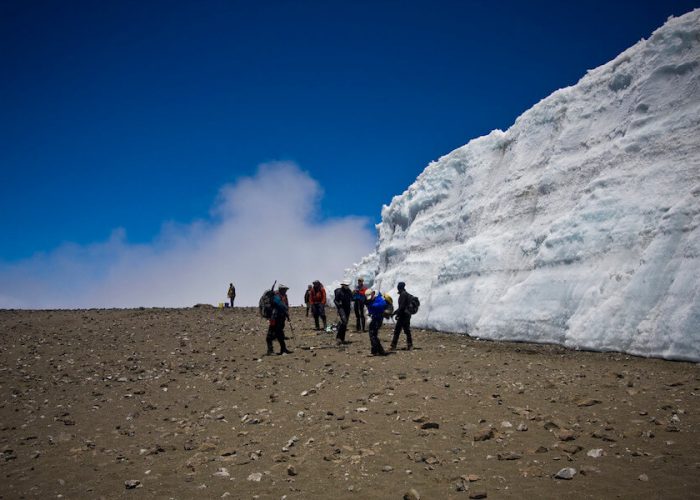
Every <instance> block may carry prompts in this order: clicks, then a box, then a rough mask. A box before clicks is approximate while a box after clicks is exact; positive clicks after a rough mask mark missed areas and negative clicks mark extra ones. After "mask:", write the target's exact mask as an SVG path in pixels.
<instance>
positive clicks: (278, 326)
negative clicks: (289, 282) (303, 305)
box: [265, 285, 292, 356]
mask: <svg viewBox="0 0 700 500" xmlns="http://www.w3.org/2000/svg"><path fill="white" fill-rule="evenodd" d="M287 290H289V287H287V286H285V285H280V286H279V287H278V288H277V291H276V292H275V298H274V299H273V300H272V317H271V318H270V326H269V327H268V329H267V338H266V339H265V340H266V341H267V355H268V356H269V355H271V354H273V353H274V351H273V349H272V341H273V340H275V339H276V340H277V341H278V342H279V343H280V352H279V354H291V353H292V351H290V350H289V349H287V345H286V344H285V342H284V324H285V321H286V320H287V318H289V299H287Z"/></svg>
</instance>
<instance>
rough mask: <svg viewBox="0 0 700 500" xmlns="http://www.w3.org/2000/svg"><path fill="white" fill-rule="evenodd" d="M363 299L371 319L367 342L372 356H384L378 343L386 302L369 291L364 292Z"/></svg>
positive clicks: (378, 294)
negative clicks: (370, 347)
mask: <svg viewBox="0 0 700 500" xmlns="http://www.w3.org/2000/svg"><path fill="white" fill-rule="evenodd" d="M365 299H366V303H367V311H368V312H369V317H370V318H371V320H370V322H369V342H370V344H371V346H372V356H386V355H387V353H386V352H385V351H384V348H383V347H382V344H381V342H379V328H381V326H382V322H383V321H384V308H385V307H386V301H385V300H384V297H382V294H381V293H377V294H375V292H374V291H373V290H370V289H368V290H367V291H366V292H365Z"/></svg>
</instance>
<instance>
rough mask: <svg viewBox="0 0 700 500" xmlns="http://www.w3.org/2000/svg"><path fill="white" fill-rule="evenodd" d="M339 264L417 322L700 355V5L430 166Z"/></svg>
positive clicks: (489, 335) (577, 344)
mask: <svg viewBox="0 0 700 500" xmlns="http://www.w3.org/2000/svg"><path fill="white" fill-rule="evenodd" d="M381 216H382V218H381V222H380V223H379V224H378V225H377V232H378V241H377V245H376V250H375V251H374V252H373V253H372V254H371V255H368V256H367V257H365V258H364V259H363V260H362V261H361V262H359V263H357V264H355V265H354V266H353V267H352V268H350V269H348V270H347V272H346V275H345V279H350V280H354V279H356V278H358V277H360V276H362V277H364V278H365V280H366V283H368V284H370V285H371V286H373V287H374V288H375V289H378V290H381V291H387V292H390V291H391V290H392V289H395V287H396V284H397V283H398V282H399V281H405V282H406V283H407V290H408V291H409V292H411V293H412V294H414V295H417V296H418V297H419V298H420V299H421V309H420V311H419V312H418V314H416V315H415V316H414V318H413V324H414V325H415V326H418V327H422V328H428V329H435V330H440V331H447V332H455V333H463V334H468V335H470V336H473V337H478V338H485V339H493V340H514V341H527V342H543V343H556V344H561V345H564V346H567V347H570V348H574V349H586V350H597V351H618V352H624V353H629V354H634V355H640V356H650V357H660V358H666V359H677V360H689V361H698V360H700V300H699V297H700V295H699V291H700V265H699V264H700V260H699V259H698V257H699V255H700V231H699V230H698V224H699V223H700V9H697V10H694V11H692V12H690V13H688V14H685V15H684V16H681V17H678V18H669V20H668V21H667V22H666V23H665V24H664V25H663V26H662V27H660V28H659V29H657V30H656V31H655V32H654V33H653V34H652V35H651V36H650V37H649V38H648V39H646V40H641V41H640V42H638V43H637V44H635V45H634V46H632V47H631V48H629V49H627V50H626V51H625V52H623V53H622V54H620V55H619V56H618V57H616V58H615V59H614V60H612V61H610V62H609V63H607V64H605V65H603V66H600V67H598V68H596V69H594V70H590V71H588V73H587V74H586V75H585V76H584V77H583V78H581V80H580V81H579V82H578V83H577V84H575V85H573V86H571V87H567V88H564V89H560V90H558V91H556V92H554V93H553V94H552V95H550V96H549V97H547V98H545V99H543V100H542V101H540V102H539V103H537V104H536V105H535V106H533V107H532V108H531V109H529V110H528V111H526V112H525V113H523V114H522V115H521V116H520V117H519V118H518V119H517V120H516V121H515V123H514V124H513V125H512V126H511V127H510V128H509V129H508V130H506V131H505V132H503V131H500V130H494V131H493V132H491V133H490V134H488V135H487V136H484V137H479V138H476V139H473V140H472V141H470V142H469V143H468V144H466V145H465V146H462V147H460V148H458V149H456V150H455V151H452V152H451V153H449V154H447V155H446V156H443V157H441V158H440V159H438V160H437V161H434V162H432V163H430V164H429V165H428V166H427V167H426V168H425V170H424V171H423V172H422V173H421V174H420V175H419V176H418V178H417V179H416V181H415V182H414V183H413V184H412V185H411V186H410V187H409V188H408V189H407V190H406V191H405V192H404V193H403V194H401V195H400V196H395V197H394V198H393V199H392V201H391V203H390V204H389V205H388V206H386V205H385V206H384V207H383V208H382V214H381Z"/></svg>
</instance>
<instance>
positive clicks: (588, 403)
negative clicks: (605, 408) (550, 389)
mask: <svg viewBox="0 0 700 500" xmlns="http://www.w3.org/2000/svg"><path fill="white" fill-rule="evenodd" d="M599 403H600V401H598V400H597V399H593V398H586V399H582V400H581V401H579V402H577V403H576V406H578V407H579V408H583V407H584V406H593V405H597V404H599Z"/></svg>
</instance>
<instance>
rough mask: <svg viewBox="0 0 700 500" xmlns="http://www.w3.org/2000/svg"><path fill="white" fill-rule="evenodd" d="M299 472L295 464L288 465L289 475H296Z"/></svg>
mask: <svg viewBox="0 0 700 500" xmlns="http://www.w3.org/2000/svg"><path fill="white" fill-rule="evenodd" d="M297 474H298V473H297V469H296V467H294V466H293V465H288V466H287V475H289V476H296V475H297Z"/></svg>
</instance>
